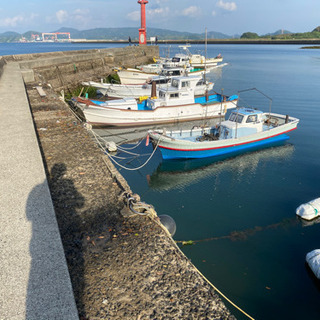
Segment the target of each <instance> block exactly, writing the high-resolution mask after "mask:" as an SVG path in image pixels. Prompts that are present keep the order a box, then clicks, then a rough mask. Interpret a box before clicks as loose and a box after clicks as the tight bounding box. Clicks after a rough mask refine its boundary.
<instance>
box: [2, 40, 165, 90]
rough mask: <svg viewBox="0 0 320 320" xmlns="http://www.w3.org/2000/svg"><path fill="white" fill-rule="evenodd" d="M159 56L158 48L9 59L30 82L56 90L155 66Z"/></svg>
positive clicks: (67, 53)
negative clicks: (124, 69) (124, 70)
mask: <svg viewBox="0 0 320 320" xmlns="http://www.w3.org/2000/svg"><path fill="white" fill-rule="evenodd" d="M158 56H159V47H158V46H128V47H123V48H108V49H93V50H79V51H64V52H48V53H35V54H24V55H12V56H5V60H6V61H16V62H18V63H19V64H20V69H21V72H22V75H23V77H24V81H25V82H26V83H28V84H29V83H30V84H32V83H41V84H50V85H51V86H52V87H53V88H54V89H55V90H56V91H60V90H62V89H70V90H72V89H73V88H75V87H77V86H79V85H80V84H81V82H83V81H90V80H92V81H100V79H101V78H105V77H106V76H108V75H109V74H111V73H113V72H114V71H113V69H114V68H117V67H135V66H137V65H139V64H146V63H151V62H152V61H153V57H158Z"/></svg>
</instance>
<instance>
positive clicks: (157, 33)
mask: <svg viewBox="0 0 320 320" xmlns="http://www.w3.org/2000/svg"><path fill="white" fill-rule="evenodd" d="M51 32H70V36H71V38H72V39H87V40H125V41H127V40H128V38H129V37H130V38H131V39H132V40H133V41H138V37H139V31H138V28H96V29H89V30H77V29H74V28H68V27H64V28H60V29H58V30H55V31H51ZM41 34H42V31H28V32H25V33H23V34H19V33H16V32H5V33H2V34H0V41H1V42H13V41H19V40H20V39H21V38H22V37H24V38H25V39H26V40H32V35H39V36H41ZM147 35H148V38H149V37H158V39H159V40H203V39H204V38H205V34H204V33H201V34H199V33H191V32H179V31H172V30H166V29H159V28H148V29H147ZM228 38H232V36H229V35H226V34H223V33H220V32H215V31H210V32H208V39H228Z"/></svg>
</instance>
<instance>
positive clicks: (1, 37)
mask: <svg viewBox="0 0 320 320" xmlns="http://www.w3.org/2000/svg"><path fill="white" fill-rule="evenodd" d="M20 38H21V35H20V34H19V33H17V32H13V31H7V32H4V33H0V42H14V41H17V39H20Z"/></svg>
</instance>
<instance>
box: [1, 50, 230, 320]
mask: <svg viewBox="0 0 320 320" xmlns="http://www.w3.org/2000/svg"><path fill="white" fill-rule="evenodd" d="M145 49H146V48H144V49H143V48H136V47H132V48H124V49H119V50H120V51H117V54H114V57H113V58H112V59H111V58H110V56H108V54H109V53H110V54H111V52H112V51H111V52H107V51H106V52H104V55H103V57H101V56H99V55H100V53H99V54H98V56H99V57H97V54H96V53H95V52H94V54H93V55H91V52H87V53H83V52H81V53H78V52H72V56H73V57H77V58H74V59H70V58H69V55H68V54H60V53H58V54H53V53H52V54H39V55H34V56H29V55H27V56H26V57H22V56H19V57H17V56H6V57H5V62H6V63H12V62H15V63H18V64H19V65H20V69H21V72H22V75H23V77H24V79H25V83H26V90H27V95H28V99H29V103H30V107H31V111H32V117H33V120H34V125H35V130H36V133H37V137H38V143H39V147H40V150H41V154H42V158H43V162H44V166H45V171H46V175H47V180H48V185H49V188H50V193H51V197H52V202H53V206H54V209H55V213H56V217H57V221H58V225H59V230H60V234H61V239H62V244H63V247H64V252H65V256H66V259H67V265H68V268H69V273H70V277H71V282H72V287H73V292H74V296H75V300H76V304H77V308H78V312H79V315H80V318H81V319H155V318H159V319H164V318H168V319H170V318H172V319H188V318H194V319H234V317H233V316H232V315H231V314H230V311H229V310H228V309H227V308H226V306H225V305H224V303H223V302H222V301H221V299H220V298H219V297H218V295H217V294H216V292H215V290H214V289H213V288H212V287H211V286H210V284H209V283H208V282H206V281H205V279H203V278H202V276H201V275H200V274H199V273H198V272H197V270H196V269H195V268H194V266H193V265H192V263H191V262H190V261H189V260H188V259H187V258H186V257H185V256H184V255H183V254H182V253H181V251H180V250H179V249H178V248H177V247H176V245H175V243H174V242H173V241H172V238H171V237H170V236H169V235H168V234H167V232H166V230H165V229H164V228H163V227H162V226H161V224H159V220H158V218H157V216H156V213H155V211H154V210H153V208H152V206H151V207H150V206H149V205H148V206H147V208H148V209H147V210H146V212H145V213H146V214H144V215H139V214H133V213H132V212H131V211H130V210H128V206H127V203H126V197H125V194H129V195H132V191H131V190H130V186H128V184H127V183H126V181H125V180H124V179H123V178H122V176H121V175H120V174H119V173H118V172H117V170H116V169H115V168H114V166H113V165H112V163H111V162H110V161H109V160H108V158H107V157H106V156H105V155H104V154H103V153H101V151H100V150H99V149H98V147H97V146H96V144H95V143H94V142H93V141H92V136H91V134H90V131H87V129H86V128H85V127H84V126H83V124H82V123H81V122H80V121H79V120H78V119H77V118H76V117H75V116H74V114H73V113H72V112H71V110H70V109H69V107H68V105H67V104H66V103H65V102H64V101H63V100H61V96H60V94H59V91H60V90H62V89H64V90H65V89H67V88H68V87H69V86H70V87H72V86H74V85H75V83H73V81H74V82H76V83H77V82H81V81H85V80H88V76H89V75H91V76H92V79H93V78H94V77H100V76H105V75H106V73H108V71H111V69H112V66H115V65H114V64H115V61H119V62H120V61H121V62H123V65H126V66H130V64H136V63H139V64H140V63H144V62H146V61H147V60H148V59H151V58H152V56H153V54H154V52H155V50H157V49H156V47H153V48H152V49H151V51H150V53H149V54H144V53H146V51H145ZM142 50H143V52H144V53H143V52H142ZM89 51H90V50H89ZM118 54H119V56H118ZM70 55H71V54H70ZM86 55H87V57H85V56H86ZM139 55H141V56H139ZM65 56H67V57H65ZM81 56H82V57H81ZM121 57H123V58H121ZM130 57H131V58H130ZM135 57H136V58H135ZM24 58H25V59H24ZM109 58H110V61H108V63H107V62H106V60H107V59H109ZM77 59H78V60H77ZM101 59H102V60H104V62H101V65H103V66H104V69H103V70H100V67H101V65H99V64H98V63H97V64H93V61H98V60H101ZM118 59H119V60H118ZM40 60H42V61H40ZM117 63H118V62H117ZM73 64H75V67H76V68H74V65H73ZM90 66H91V68H90ZM95 70H97V74H95V72H94V71H95ZM39 85H40V86H41V88H42V90H43V92H44V94H42V95H41V96H40V95H39V92H38V91H37V90H36V86H39ZM21 139H23V137H21ZM135 198H136V199H137V200H138V201H139V196H137V195H136V196H135ZM35 228H36V227H35ZM22 303H23V301H22Z"/></svg>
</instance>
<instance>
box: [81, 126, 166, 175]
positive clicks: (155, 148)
mask: <svg viewBox="0 0 320 320" xmlns="http://www.w3.org/2000/svg"><path fill="white" fill-rule="evenodd" d="M87 129H88V131H90V132H91V133H92V135H93V136H94V138H95V140H96V141H97V143H98V146H99V147H100V149H101V150H102V151H103V152H104V153H105V154H106V155H107V156H108V157H109V159H110V160H111V161H112V162H114V163H115V164H116V165H117V166H119V167H120V168H122V169H125V170H128V171H135V170H139V169H141V168H143V167H144V166H146V165H147V163H148V162H149V161H150V160H151V159H152V157H153V155H154V153H155V152H156V150H157V148H158V146H159V143H160V141H161V137H160V139H159V140H158V142H157V144H156V146H155V147H154V149H153V151H152V153H151V154H150V156H149V158H148V159H147V160H146V162H145V163H143V164H142V165H141V166H139V167H136V168H128V167H125V166H123V165H122V164H120V163H119V162H117V161H116V160H115V159H114V158H115V157H117V156H112V155H111V154H110V153H109V152H106V150H105V147H104V146H103V145H102V143H101V141H100V140H99V139H101V140H102V141H104V142H106V141H105V140H104V139H103V138H102V137H101V136H99V135H98V134H97V133H96V132H94V131H93V130H92V128H90V127H88V128H87ZM141 141H142V140H141ZM141 141H140V142H139V144H141ZM117 147H118V146H117ZM120 150H121V149H120ZM121 151H122V152H126V153H128V154H131V155H135V156H141V154H137V153H132V152H128V151H124V150H121ZM144 155H147V154H144ZM118 158H120V157H118Z"/></svg>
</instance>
